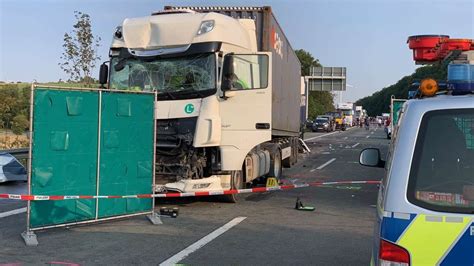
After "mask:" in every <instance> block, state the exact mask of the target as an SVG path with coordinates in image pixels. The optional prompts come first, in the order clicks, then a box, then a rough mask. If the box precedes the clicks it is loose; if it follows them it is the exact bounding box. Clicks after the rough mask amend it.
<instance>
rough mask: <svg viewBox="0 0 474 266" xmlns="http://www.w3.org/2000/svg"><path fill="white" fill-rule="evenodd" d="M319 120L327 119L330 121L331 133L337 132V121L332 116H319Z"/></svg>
mask: <svg viewBox="0 0 474 266" xmlns="http://www.w3.org/2000/svg"><path fill="white" fill-rule="evenodd" d="M317 118H327V119H329V128H330V131H335V130H336V120H335V119H334V117H333V116H332V115H318V117H317Z"/></svg>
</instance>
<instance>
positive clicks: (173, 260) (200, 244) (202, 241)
mask: <svg viewBox="0 0 474 266" xmlns="http://www.w3.org/2000/svg"><path fill="white" fill-rule="evenodd" d="M245 219H247V217H237V218H234V219H233V220H231V221H230V222H228V223H226V224H224V225H223V226H221V227H219V228H217V229H216V230H214V231H213V232H212V233H210V234H208V235H207V236H205V237H203V238H201V239H199V240H198V241H197V242H195V243H194V244H191V245H190V246H189V247H187V248H185V249H183V250H182V251H180V252H178V253H177V254H176V255H174V256H172V257H171V258H169V259H167V260H165V261H163V262H162V263H160V266H161V265H175V264H177V263H178V262H180V261H182V260H183V259H184V258H186V257H187V256H189V255H190V254H191V253H193V252H194V251H196V250H198V249H200V248H202V247H203V246H205V245H206V244H207V243H209V242H211V241H212V240H214V239H215V238H217V237H218V236H220V235H222V234H223V233H225V232H226V231H228V230H229V229H231V228H232V227H234V226H236V225H238V224H239V223H241V222H242V221H243V220H245Z"/></svg>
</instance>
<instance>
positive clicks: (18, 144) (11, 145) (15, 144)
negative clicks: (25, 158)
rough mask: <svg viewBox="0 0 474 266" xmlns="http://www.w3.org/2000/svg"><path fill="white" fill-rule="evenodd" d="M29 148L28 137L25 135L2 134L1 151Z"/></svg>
mask: <svg viewBox="0 0 474 266" xmlns="http://www.w3.org/2000/svg"><path fill="white" fill-rule="evenodd" d="M28 146H29V140H28V137H26V136H25V135H14V134H6V135H5V134H4V133H3V132H2V133H1V134H0V150H8V149H17V148H25V147H28Z"/></svg>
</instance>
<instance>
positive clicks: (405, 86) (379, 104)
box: [356, 64, 447, 116]
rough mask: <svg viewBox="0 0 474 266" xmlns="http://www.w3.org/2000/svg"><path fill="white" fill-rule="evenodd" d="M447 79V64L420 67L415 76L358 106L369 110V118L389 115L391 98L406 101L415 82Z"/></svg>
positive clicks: (406, 77)
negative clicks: (426, 79) (384, 114)
mask: <svg viewBox="0 0 474 266" xmlns="http://www.w3.org/2000/svg"><path fill="white" fill-rule="evenodd" d="M446 77H447V66H446V65H445V64H438V65H433V66H423V67H419V68H417V69H416V70H415V72H414V73H413V74H411V75H409V76H405V77H403V78H401V79H400V80H399V81H398V82H397V83H395V84H393V85H390V86H388V87H385V88H383V89H381V90H380V91H377V92H375V93H374V94H372V95H371V96H367V97H364V98H362V99H359V100H357V101H356V105H362V106H363V107H364V109H366V110H367V114H368V115H369V116H376V115H380V114H381V113H388V112H390V97H391V96H392V95H393V96H395V98H398V99H406V98H408V90H409V89H410V86H411V84H412V83H413V82H415V81H420V80H422V79H424V78H434V79H436V80H446Z"/></svg>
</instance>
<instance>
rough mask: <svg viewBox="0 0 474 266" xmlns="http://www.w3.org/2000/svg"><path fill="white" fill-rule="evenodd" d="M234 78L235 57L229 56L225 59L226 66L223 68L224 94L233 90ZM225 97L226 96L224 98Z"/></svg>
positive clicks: (222, 86) (222, 87)
mask: <svg viewBox="0 0 474 266" xmlns="http://www.w3.org/2000/svg"><path fill="white" fill-rule="evenodd" d="M233 76H234V55H233V54H228V55H226V56H225V57H224V64H223V66H222V85H221V90H222V91H223V92H225V91H229V90H231V89H232V77H233ZM224 97H225V96H224Z"/></svg>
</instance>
